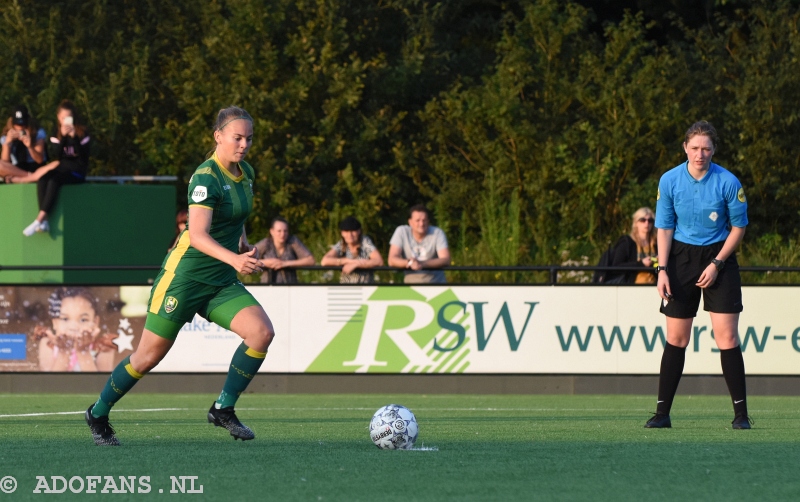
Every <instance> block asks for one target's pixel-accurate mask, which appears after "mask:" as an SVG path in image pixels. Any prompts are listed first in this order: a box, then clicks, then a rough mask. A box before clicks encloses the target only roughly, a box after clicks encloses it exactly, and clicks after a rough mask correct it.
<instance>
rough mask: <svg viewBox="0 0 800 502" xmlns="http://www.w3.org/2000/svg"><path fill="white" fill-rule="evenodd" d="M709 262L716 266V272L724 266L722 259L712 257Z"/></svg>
mask: <svg viewBox="0 0 800 502" xmlns="http://www.w3.org/2000/svg"><path fill="white" fill-rule="evenodd" d="M711 263H713V264H714V266H715V267H717V272H719V271H720V270H722V269H723V268H725V262H724V261H722V260H718V259H716V258H714V259H713V260H711Z"/></svg>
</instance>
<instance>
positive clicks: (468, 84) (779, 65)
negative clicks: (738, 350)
mask: <svg viewBox="0 0 800 502" xmlns="http://www.w3.org/2000/svg"><path fill="white" fill-rule="evenodd" d="M583 3H584V4H586V5H588V6H590V7H584V6H582V5H580V4H578V3H575V2H573V1H566V2H564V1H556V0H512V1H510V2H494V1H490V2H486V1H483V0H467V1H465V0H444V1H440V2H426V1H423V0H389V1H384V2H356V1H352V0H291V1H290V0H275V1H273V2H269V3H264V2H262V1H260V0H240V1H237V2H230V1H226V0H195V1H192V2H190V1H188V0H174V1H171V2H166V3H165V2H155V1H153V0H143V1H134V0H122V1H119V2H107V1H105V0H84V1H81V2H77V1H67V2H56V3H53V2H44V1H43V0H8V1H7V2H4V3H2V4H0V47H3V56H4V57H3V61H4V64H3V65H2V66H1V67H0V80H1V81H2V82H3V84H4V85H3V86H2V87H0V103H2V104H3V107H4V108H5V109H8V108H10V107H11V106H13V105H15V104H17V103H24V104H26V105H28V106H29V108H30V109H31V111H32V112H33V113H34V115H35V116H37V117H38V118H39V119H40V121H41V122H42V124H43V125H44V126H45V127H46V128H47V129H48V130H49V129H52V127H53V125H54V116H53V115H54V113H53V112H54V110H55V107H56V105H57V103H58V102H59V101H60V100H61V99H63V98H70V99H73V100H74V101H75V102H76V103H77V104H78V106H79V107H80V109H81V110H83V111H84V112H85V115H86V117H87V119H88V122H89V125H90V127H91V130H92V136H93V137H94V139H95V147H94V151H93V159H92V166H91V171H92V174H100V175H103V174H174V175H177V176H179V178H180V180H181V181H180V183H179V191H180V192H185V186H186V182H187V181H188V178H189V176H190V174H191V172H192V171H193V170H194V168H195V167H196V166H197V165H198V164H199V163H200V162H201V161H202V160H203V159H204V156H205V154H206V153H207V152H209V151H210V150H211V149H212V148H213V146H214V145H213V139H212V135H211V124H212V123H213V121H214V118H215V115H216V111H217V110H219V109H220V108H222V107H224V106H227V105H230V104H237V105H239V106H242V107H244V108H245V109H247V110H248V111H249V112H250V113H251V114H252V115H253V117H255V140H254V143H253V147H252V149H251V152H250V154H249V156H248V160H249V161H250V162H251V163H252V164H253V165H254V166H255V167H256V169H257V180H256V181H257V182H256V190H257V197H256V211H255V212H254V215H253V217H252V219H251V221H250V222H249V224H248V226H249V228H248V232H249V235H250V236H251V238H252V239H259V238H262V237H264V236H265V235H266V234H267V227H268V224H269V221H270V220H271V219H272V218H273V217H274V216H276V215H278V214H281V215H283V216H285V217H286V218H288V219H289V220H290V221H291V222H292V224H293V231H295V232H296V233H297V234H298V235H299V236H300V237H301V238H302V239H303V240H304V241H305V242H306V244H307V245H308V246H309V248H310V249H312V251H314V253H315V255H319V256H321V254H322V253H323V252H324V251H325V250H327V249H328V246H329V245H331V244H333V242H335V240H336V239H337V238H338V232H337V231H336V223H337V222H338V221H339V220H340V219H341V218H342V217H344V216H347V215H355V216H356V217H358V218H359V219H360V220H361V221H362V224H363V225H364V228H365V230H366V231H367V233H369V234H370V235H371V236H372V237H373V239H374V240H375V242H376V244H377V245H378V246H379V248H380V249H382V250H384V251H385V250H386V249H387V248H388V240H389V237H390V236H391V235H392V232H393V230H394V228H395V227H396V226H397V225H398V224H402V223H404V222H405V220H406V217H407V216H406V210H407V208H408V207H409V206H410V205H413V204H416V203H420V202H423V203H427V204H429V206H430V207H431V208H433V209H434V213H435V215H436V221H435V223H436V224H438V225H439V226H441V227H442V228H443V229H444V230H445V232H446V233H447V235H448V237H450V242H451V246H452V247H453V249H452V251H453V253H452V254H453V256H454V258H455V261H456V263H457V264H459V265H469V264H492V263H497V264H499V263H504V264H506V263H523V264H547V263H563V262H564V261H567V260H573V261H578V262H582V261H585V259H584V258H583V257H588V260H589V262H592V261H593V260H594V259H595V258H596V257H597V256H599V254H600V252H601V250H602V249H604V248H605V246H606V245H607V243H608V242H609V241H611V240H614V239H616V238H617V237H618V236H619V235H620V234H622V233H625V232H626V231H627V228H628V226H629V224H630V221H629V219H630V215H631V214H632V213H633V211H634V210H635V209H637V208H639V207H641V206H649V207H654V206H655V197H654V196H655V192H656V187H657V183H658V179H659V177H660V175H661V174H663V172H665V171H666V170H668V169H670V168H671V167H673V166H675V165H677V164H678V163H679V162H681V161H682V159H683V152H682V150H681V148H680V144H681V141H682V135H683V132H684V130H685V129H686V128H687V127H688V126H689V125H690V124H691V123H692V122H694V121H696V120H698V119H707V120H711V121H712V122H713V123H714V124H715V125H716V126H717V128H718V130H719V131H720V133H721V136H722V142H721V144H720V146H719V148H718V151H717V154H716V157H715V160H716V161H717V162H719V163H721V164H722V165H724V166H726V167H727V168H729V169H730V170H732V171H733V172H734V173H735V174H737V175H738V176H740V178H741V180H742V182H743V184H744V185H745V190H746V192H747V195H748V199H749V203H750V221H751V224H750V226H749V228H748V242H749V241H751V240H752V242H756V240H757V239H758V238H759V236H761V235H767V234H775V235H778V236H781V238H782V239H784V242H790V241H791V242H794V241H793V239H794V240H797V239H798V238H800V236H798V230H797V225H796V224H795V221H796V220H795V218H797V217H798V216H800V198H798V197H797V196H796V194H797V193H798V191H800V181H798V180H799V178H798V176H797V175H796V166H797V165H798V162H799V161H800V146H798V143H797V141H796V140H795V138H797V137H798V135H800V120H798V113H800V112H798V110H800V72H797V71H796V68H797V67H798V57H800V56H798V55H799V54H800V30H798V27H799V24H800V8H799V7H798V5H797V2H795V1H792V0H774V1H766V0H757V1H755V2H752V3H748V2H722V3H717V4H714V5H713V6H712V5H711V3H708V4H707V6H706V7H707V9H708V12H711V11H714V12H715V15H714V16H711V17H709V18H708V22H704V23H697V22H694V20H693V19H689V23H688V24H685V23H684V22H683V21H682V20H681V18H680V17H679V16H678V15H679V14H680V13H681V12H682V11H681V10H680V9H679V8H678V7H679V6H683V7H686V2H677V3H676V2H672V3H670V4H669V5H667V4H659V5H655V4H654V2H640V3H639V4H637V5H641V12H632V11H627V12H625V13H624V14H620V16H619V17H616V15H615V17H614V18H613V19H612V21H611V22H609V20H608V19H599V20H598V19H597V17H596V14H595V12H594V11H593V10H592V8H597V9H600V12H603V10H602V9H603V6H602V5H597V6H594V7H591V6H592V5H593V4H592V3H591V2H583ZM612 3H613V2H612ZM604 5H605V6H606V7H610V6H611V3H608V2H607V3H606V4H604ZM614 5H615V6H616V4H614ZM670 5H672V6H674V10H675V12H677V14H670V13H669V10H670V9H673V7H670ZM687 8H688V7H687ZM687 12H688V11H687ZM692 12H694V11H692ZM669 19H672V20H673V21H672V22H673V25H672V26H671V27H669V26H667V25H666V23H667V22H668V21H667V20H669ZM600 27H602V28H600ZM667 34H669V35H671V36H673V37H674V36H676V34H681V36H685V38H681V39H676V38H672V39H669V38H666V35H667ZM185 203H186V199H185V193H183V194H182V195H181V198H180V200H179V201H178V204H179V205H183V204H185ZM777 215H779V216H777ZM776 216H777V217H776ZM165 217H167V218H171V215H165ZM759 242H760V241H759ZM756 252H757V251H756V250H755V249H753V248H749V247H745V248H744V254H745V255H747V254H748V253H756ZM784 258H785V257H784ZM784 258H781V259H784ZM754 259H757V257H756V256H755V255H754ZM758 259H760V258H758ZM792 259H794V258H792ZM793 263H794V262H793ZM465 277H466V276H465ZM490 279H491V280H501V278H488V279H486V280H490ZM502 280H506V279H502Z"/></svg>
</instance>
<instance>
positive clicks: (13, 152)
mask: <svg viewBox="0 0 800 502" xmlns="http://www.w3.org/2000/svg"><path fill="white" fill-rule="evenodd" d="M46 138H47V133H45V131H44V129H42V128H41V127H38V126H37V125H36V120H34V118H33V117H31V115H30V113H28V108H27V107H25V106H23V105H20V106H17V107H16V108H14V110H13V111H12V112H11V117H9V118H8V121H7V122H6V125H5V127H4V128H3V136H2V137H0V144H2V150H1V151H0V177H1V178H3V179H4V180H5V181H6V182H8V181H10V179H11V178H12V177H14V176H18V177H23V176H27V175H28V174H30V173H32V172H34V171H35V170H36V169H38V168H39V167H41V166H42V165H43V164H44V163H45V161H46V159H47V156H46V152H45V139H46Z"/></svg>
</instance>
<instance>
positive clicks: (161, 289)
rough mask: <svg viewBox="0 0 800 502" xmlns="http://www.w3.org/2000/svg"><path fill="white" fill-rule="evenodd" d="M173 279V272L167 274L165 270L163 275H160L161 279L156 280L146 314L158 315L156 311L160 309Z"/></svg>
mask: <svg viewBox="0 0 800 502" xmlns="http://www.w3.org/2000/svg"><path fill="white" fill-rule="evenodd" d="M174 278H175V273H174V272H168V271H166V270H165V271H164V275H162V276H161V279H159V280H158V285H157V286H156V290H155V291H153V299H152V300H150V310H149V311H148V312H150V313H151V314H156V315H158V311H159V310H160V309H161V304H162V303H164V295H165V294H167V288H169V285H170V283H171V282H172V279H174Z"/></svg>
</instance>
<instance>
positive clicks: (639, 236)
mask: <svg viewBox="0 0 800 502" xmlns="http://www.w3.org/2000/svg"><path fill="white" fill-rule="evenodd" d="M654 224H655V214H654V213H653V210H652V209H650V208H649V207H642V208H639V209H637V210H636V212H635V213H633V222H632V223H631V233H630V234H629V235H623V236H622V237H620V238H619V240H618V241H617V242H616V244H614V253H613V256H612V257H611V266H612V267H642V268H644V269H645V270H642V271H640V272H637V271H632V272H625V271H618V272H614V271H610V272H609V273H608V274H607V275H606V280H605V281H604V283H606V284H609V283H610V284H634V283H637V284H655V283H656V272H655V269H654V268H653V267H654V265H655V264H656V261H657V260H658V259H657V258H656V257H657V252H656V228H655V225H654ZM612 281H613V282H612Z"/></svg>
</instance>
